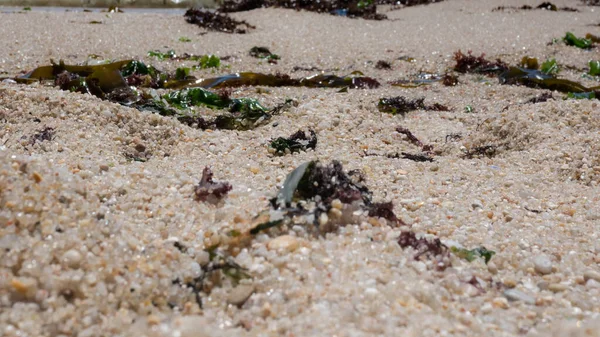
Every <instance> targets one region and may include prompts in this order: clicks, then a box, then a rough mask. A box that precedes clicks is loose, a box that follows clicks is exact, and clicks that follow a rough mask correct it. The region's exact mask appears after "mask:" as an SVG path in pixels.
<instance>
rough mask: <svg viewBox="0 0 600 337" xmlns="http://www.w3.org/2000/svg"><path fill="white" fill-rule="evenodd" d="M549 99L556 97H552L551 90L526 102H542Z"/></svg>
mask: <svg viewBox="0 0 600 337" xmlns="http://www.w3.org/2000/svg"><path fill="white" fill-rule="evenodd" d="M549 99H554V97H552V93H551V92H545V93H543V94H541V95H538V96H535V97H533V98H530V99H529V100H527V101H526V102H525V103H533V104H535V103H542V102H546V101H548V100H549Z"/></svg>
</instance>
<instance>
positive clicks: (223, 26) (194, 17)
mask: <svg viewBox="0 0 600 337" xmlns="http://www.w3.org/2000/svg"><path fill="white" fill-rule="evenodd" d="M184 17H185V20H186V21H187V22H188V23H191V24H196V25H198V26H200V27H202V28H206V29H208V30H212V31H218V32H222V33H229V34H234V33H235V34H245V33H247V32H248V31H249V30H250V29H255V28H256V27H254V26H253V25H251V24H249V23H247V22H246V21H238V20H235V19H232V18H231V17H229V16H228V15H227V14H222V13H219V12H211V11H208V10H203V9H194V8H190V9H188V10H187V11H186V12H185V14H184Z"/></svg>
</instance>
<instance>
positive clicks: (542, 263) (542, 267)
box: [533, 254, 552, 275]
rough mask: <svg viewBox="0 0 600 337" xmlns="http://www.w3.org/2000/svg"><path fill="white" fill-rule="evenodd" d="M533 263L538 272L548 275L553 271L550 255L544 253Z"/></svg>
mask: <svg viewBox="0 0 600 337" xmlns="http://www.w3.org/2000/svg"><path fill="white" fill-rule="evenodd" d="M533 265H534V269H535V271H536V272H538V273H540V274H542V275H546V274H550V273H551V272H552V261H550V258H548V256H546V255H544V254H542V255H538V256H536V257H535V258H534V259H533Z"/></svg>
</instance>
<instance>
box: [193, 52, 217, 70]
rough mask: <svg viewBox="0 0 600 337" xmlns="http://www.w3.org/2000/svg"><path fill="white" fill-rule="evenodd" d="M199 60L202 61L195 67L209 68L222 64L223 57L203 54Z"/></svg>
mask: <svg viewBox="0 0 600 337" xmlns="http://www.w3.org/2000/svg"><path fill="white" fill-rule="evenodd" d="M199 61H200V63H199V64H198V66H196V67H195V68H200V69H207V68H219V67H220V66H221V59H220V58H219V57H218V56H215V55H202V56H201V57H200V60H199Z"/></svg>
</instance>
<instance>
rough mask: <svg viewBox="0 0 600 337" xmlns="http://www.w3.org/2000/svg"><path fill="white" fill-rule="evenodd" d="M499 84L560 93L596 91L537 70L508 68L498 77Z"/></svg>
mask: <svg viewBox="0 0 600 337" xmlns="http://www.w3.org/2000/svg"><path fill="white" fill-rule="evenodd" d="M499 79H500V83H501V84H521V85H524V86H527V87H532V88H540V89H549V90H557V91H560V92H565V93H566V92H575V93H577V92H588V91H594V90H596V89H595V87H594V88H587V87H585V86H583V85H581V84H580V83H577V82H573V81H569V80H565V79H558V78H556V77H554V76H553V75H551V74H545V73H543V72H541V71H539V70H532V69H524V68H518V67H510V68H509V69H508V70H506V71H505V72H504V73H502V74H501V75H500V77H499Z"/></svg>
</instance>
